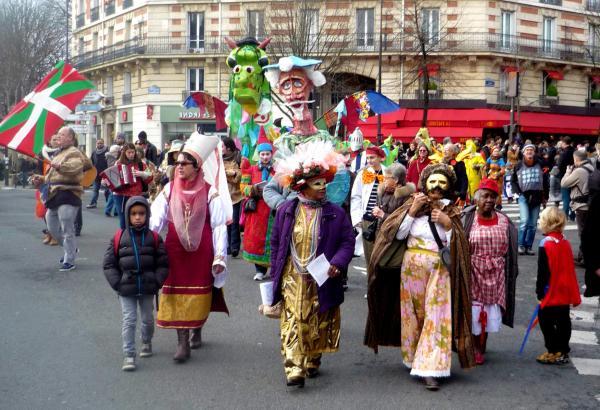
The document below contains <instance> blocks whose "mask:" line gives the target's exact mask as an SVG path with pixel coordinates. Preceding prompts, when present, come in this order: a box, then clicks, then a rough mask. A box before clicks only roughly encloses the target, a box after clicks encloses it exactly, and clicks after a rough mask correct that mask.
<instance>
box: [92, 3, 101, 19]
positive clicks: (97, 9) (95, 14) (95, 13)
mask: <svg viewBox="0 0 600 410" xmlns="http://www.w3.org/2000/svg"><path fill="white" fill-rule="evenodd" d="M99 18H100V7H99V6H97V7H93V8H91V9H90V20H91V21H96V20H98V19H99Z"/></svg>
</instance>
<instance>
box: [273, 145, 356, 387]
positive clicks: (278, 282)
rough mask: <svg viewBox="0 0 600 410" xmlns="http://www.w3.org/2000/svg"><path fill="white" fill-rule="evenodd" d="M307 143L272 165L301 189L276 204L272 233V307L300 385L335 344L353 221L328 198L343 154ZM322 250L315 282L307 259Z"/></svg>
mask: <svg viewBox="0 0 600 410" xmlns="http://www.w3.org/2000/svg"><path fill="white" fill-rule="evenodd" d="M305 145H306V146H307V147H305V148H306V149H304V150H301V152H298V151H299V150H298V149H296V153H295V154H294V155H293V157H292V158H288V159H286V160H280V161H278V163H277V172H278V177H277V178H278V180H279V181H280V183H281V184H282V185H284V186H287V187H290V188H291V189H293V190H295V191H297V192H298V195H297V197H296V198H295V199H293V200H289V201H286V202H285V203H284V204H283V205H281V206H280V207H279V209H278V210H277V216H276V219H275V223H274V225H273V232H272V236H271V249H272V253H271V267H272V277H273V306H277V305H278V304H279V303H280V307H281V325H280V331H281V337H280V339H281V353H282V355H283V364H284V370H285V375H286V382H287V385H288V386H296V387H300V388H301V387H304V381H305V378H306V377H308V378H314V377H316V376H317V375H318V374H319V368H320V366H321V356H322V354H323V353H330V352H335V351H337V350H338V348H339V341H340V305H341V303H342V302H343V301H344V290H343V287H342V272H343V271H345V270H347V269H348V264H349V263H350V261H351V260H352V254H353V252H354V233H353V230H352V225H351V223H350V219H349V218H348V216H347V215H346V213H345V212H344V210H343V209H342V208H340V207H339V206H337V205H334V204H332V203H331V202H329V201H328V200H327V198H326V184H327V182H330V181H332V180H333V178H334V174H335V172H336V169H337V166H339V165H340V164H341V163H343V161H344V159H343V157H342V156H341V155H339V154H336V153H335V152H334V150H333V146H332V145H331V143H328V142H315V143H308V144H305ZM322 256H324V257H325V258H326V263H327V264H328V265H329V267H328V268H327V272H326V274H327V276H328V278H327V280H326V281H325V282H324V283H322V285H321V286H317V283H316V281H315V279H313V277H312V276H311V275H310V274H309V272H308V269H309V268H308V265H309V264H310V263H311V262H313V261H314V260H315V259H316V258H320V257H322Z"/></svg>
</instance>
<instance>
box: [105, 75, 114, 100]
mask: <svg viewBox="0 0 600 410" xmlns="http://www.w3.org/2000/svg"><path fill="white" fill-rule="evenodd" d="M106 96H107V97H112V96H113V77H112V75H109V76H108V77H106Z"/></svg>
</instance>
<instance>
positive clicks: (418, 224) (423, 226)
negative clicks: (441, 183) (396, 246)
mask: <svg viewBox="0 0 600 410" xmlns="http://www.w3.org/2000/svg"><path fill="white" fill-rule="evenodd" d="M442 202H443V203H444V205H448V203H450V201H449V200H447V199H442ZM434 225H435V228H436V229H437V231H438V235H439V236H440V239H441V240H442V243H443V244H444V246H448V244H449V243H450V239H451V238H452V229H450V230H449V231H446V230H445V229H444V227H443V226H442V225H440V224H439V223H436V224H434ZM408 235H410V236H413V237H416V238H423V239H425V240H430V241H433V242H435V237H434V236H433V233H432V232H431V227H430V226H429V216H427V215H424V216H419V217H418V218H413V217H412V216H410V215H409V214H408V213H407V214H406V216H405V217H404V220H403V221H402V223H401V224H400V227H399V228H398V232H397V233H396V239H398V240H402V239H406V238H407V237H408Z"/></svg>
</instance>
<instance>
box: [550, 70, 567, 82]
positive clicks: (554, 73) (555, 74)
mask: <svg viewBox="0 0 600 410" xmlns="http://www.w3.org/2000/svg"><path fill="white" fill-rule="evenodd" d="M546 75H548V77H550V78H552V79H553V80H562V79H563V78H565V76H564V75H563V73H562V72H560V71H546Z"/></svg>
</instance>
